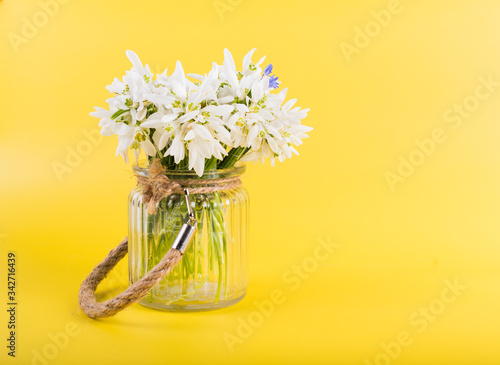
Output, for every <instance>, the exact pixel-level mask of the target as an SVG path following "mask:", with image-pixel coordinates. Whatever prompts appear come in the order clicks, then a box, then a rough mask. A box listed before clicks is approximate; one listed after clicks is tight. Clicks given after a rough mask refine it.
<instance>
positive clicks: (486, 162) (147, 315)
mask: <svg viewBox="0 0 500 365" xmlns="http://www.w3.org/2000/svg"><path fill="white" fill-rule="evenodd" d="M42 1H47V0H42ZM62 2H63V1H61V3H62ZM40 11H42V8H41V6H40V4H39V3H38V2H37V1H35V0H29V1H28V0H25V1H18V0H3V1H1V2H0V34H1V38H0V39H1V40H0V65H1V67H0V80H1V81H0V82H1V86H2V87H1V89H0V100H1V113H0V115H1V116H0V119H1V124H0V176H1V179H0V189H1V190H0V191H1V199H0V202H1V208H0V234H1V236H0V239H1V243H0V245H1V249H0V277H1V278H2V284H1V285H0V287H1V290H0V298H1V302H2V303H6V302H7V298H6V287H7V283H6V280H7V279H6V277H7V266H6V263H7V252H8V251H15V252H16V255H17V278H18V282H17V284H18V287H17V289H18V298H17V300H18V303H19V305H18V312H17V321H18V323H17V324H18V328H17V352H16V358H15V359H13V358H9V357H8V356H7V349H6V345H7V341H6V339H7V338H8V336H9V335H8V330H7V322H8V317H7V312H6V304H2V306H1V308H5V309H2V310H1V311H0V312H1V313H2V314H1V315H0V339H1V340H0V341H1V342H0V344H1V346H0V348H1V349H2V350H1V351H0V362H1V363H2V364H4V363H5V364H38V365H40V364H115V363H121V364H169V363H171V364H174V363H175V364H194V363H201V364H215V363H219V364H235V363H242V364H254V363H269V364H299V363H300V364H304V363H305V364H308V363H318V364H320V363H324V364H365V365H366V364H379V365H380V364H499V363H500V349H499V347H498V342H499V328H500V311H499V308H500V285H499V279H500V277H499V274H500V272H499V264H498V261H499V255H500V229H499V224H498V221H499V219H500V188H499V187H500V149H499V147H498V146H499V143H498V141H499V140H500V123H499V115H500V84H499V83H500V69H499V65H500V22H499V21H498V19H499V17H500V2H498V1H495V0H489V1H487V0H482V1H480V0H469V1H457V0H449V1H444V0H434V1H423V0H422V1H410V0H401V1H397V0H396V1H392V2H391V1H385V0H384V1H379V0H373V1H314V0H313V1H296V0H289V1H264V0H220V1H212V0H206V1H149V0H144V1H139V2H138V1H129V0H121V1H116V0H113V1H98V0H87V1H80V0H69V1H68V0H65V1H64V4H61V5H60V6H59V8H58V9H55V8H52V10H51V16H44V15H40ZM372 11H375V12H376V13H372ZM381 11H382V13H380V12H381ZM389 11H390V12H391V13H390V14H391V15H390V19H389V17H388V16H387V15H388V14H389V13H388V12H389ZM377 14H379V15H377ZM33 17H35V18H36V20H35V21H36V22H37V24H39V25H40V26H37V27H36V29H34V30H33V29H29V27H28V26H25V29H23V26H24V24H25V23H24V20H23V19H28V20H29V21H33ZM374 19H378V21H379V23H378V24H380V23H383V25H384V26H381V25H378V26H377V23H374V21H376V20H374ZM44 23H46V24H44ZM29 31H31V33H30V32H29ZM366 31H368V33H369V34H370V36H368V37H367V36H366V35H364V36H363V35H362V34H360V32H363V33H365V32H366ZM12 34H14V35H12ZM16 36H17V37H16ZM22 39H24V41H23V40H22ZM225 47H227V48H229V49H230V50H231V51H232V53H233V56H234V57H235V60H236V62H237V64H241V60H242V58H243V55H244V54H245V53H246V52H248V51H249V50H250V49H251V48H253V47H256V48H257V49H258V50H257V57H258V56H261V55H267V57H268V58H267V61H269V62H272V63H273V65H274V71H275V73H276V75H278V76H279V77H280V80H281V81H282V82H283V85H284V86H287V87H289V97H296V98H298V105H300V106H302V107H310V108H311V112H310V113H309V116H308V118H307V119H306V120H305V121H304V122H305V124H307V125H311V126H313V127H314V128H315V129H314V131H312V132H311V133H310V136H311V138H310V139H308V140H305V144H304V145H303V146H301V147H300V149H299V152H300V153H301V156H300V157H294V158H293V159H292V160H288V161H286V162H285V163H283V164H279V165H278V167H275V168H271V167H270V166H268V165H265V166H261V165H256V166H255V165H253V164H252V165H250V166H248V167H249V169H248V172H247V173H246V179H245V185H246V187H247V188H248V190H249V192H250V195H251V209H252V210H251V229H250V239H251V251H250V264H251V266H250V279H251V280H250V286H249V291H248V295H247V297H246V298H245V299H244V301H242V302H240V303H239V304H237V305H235V306H233V307H231V308H228V309H224V310H219V311H214V312H206V313H192V314H173V313H164V312H158V311H154V310H150V309H146V308H143V307H141V306H139V305H134V306H133V307H131V308H130V309H128V310H126V311H125V312H122V313H120V314H119V315H117V316H116V317H114V318H111V319H107V320H100V321H93V320H89V319H88V318H87V317H85V316H84V315H83V313H82V312H81V311H80V310H79V309H78V303H77V292H78V288H79V284H80V282H81V281H82V280H83V279H84V278H85V276H86V275H87V274H88V273H89V271H90V270H91V268H92V267H93V266H94V265H95V264H96V263H97V262H99V261H100V260H101V259H102V258H103V257H104V256H105V255H106V254H107V252H108V251H109V250H110V249H111V248H112V247H114V246H115V245H116V244H117V243H118V242H119V240H120V239H121V238H122V237H123V236H124V235H125V234H126V231H127V222H126V197H127V194H128V191H129V190H130V189H131V187H132V186H133V185H134V179H133V178H132V175H131V167H130V166H127V165H126V164H125V163H124V162H123V161H122V160H121V159H120V158H119V157H114V151H115V148H116V140H115V138H114V137H113V138H107V139H103V140H99V139H98V140H96V141H95V142H96V143H95V144H89V143H86V142H83V141H85V140H86V139H87V137H86V136H85V135H84V133H83V131H88V132H93V131H96V130H97V122H98V121H97V120H96V119H94V118H91V117H90V116H88V113H89V112H90V111H92V108H93V106H94V105H98V106H105V102H104V100H105V98H107V97H108V93H107V91H106V90H105V89H104V86H105V85H107V84H108V83H109V82H110V81H111V80H112V78H113V77H115V76H121V75H122V74H123V73H124V71H125V70H126V69H128V68H129V67H130V65H129V63H128V60H127V59H126V57H125V50H126V49H133V50H134V51H135V52H137V53H138V54H139V55H140V57H141V59H142V60H143V61H144V62H147V63H149V64H150V65H151V67H152V69H153V70H154V71H156V72H159V71H161V70H162V68H163V67H168V68H169V70H170V71H169V72H171V71H172V70H173V68H174V65H175V61H176V60H177V59H179V60H181V61H182V64H183V66H184V69H185V70H186V71H188V72H206V71H208V70H209V68H210V65H211V62H212V61H217V62H218V63H221V62H222V59H223V49H224V48H225ZM16 51H17V52H16ZM257 57H256V58H257ZM488 79H490V81H488ZM491 80H492V81H491ZM484 85H486V86H484ZM464 103H465V104H466V108H468V109H469V112H467V109H464V111H460V108H463V107H462V105H463V104H464ZM459 113H461V114H459ZM429 139H432V141H430V140H429ZM415 140H418V141H417V142H415ZM418 145H420V146H421V147H418ZM89 146H90V147H89ZM85 147H87V149H88V150H85ZM68 148H69V149H73V150H74V149H76V148H80V149H83V151H84V154H85V155H84V156H80V157H81V159H78V158H75V157H73V160H70V163H71V166H70V168H69V169H70V170H71V171H68V172H66V173H64V174H63V175H62V176H61V179H58V176H57V175H56V173H55V171H54V162H58V163H61V164H67V162H66V159H67V158H68V153H69V152H68ZM424 150H425V151H426V153H427V154H426V155H425V154H424V152H421V151H424ZM403 160H406V161H408V160H411V161H412V162H411V163H412V165H408V164H409V163H410V162H402V161H403ZM398 169H399V170H400V171H398ZM320 242H323V243H325V242H326V243H327V244H328V242H330V248H329V251H327V250H326V249H324V248H321V247H322V246H318V245H320ZM126 275H127V268H126V265H125V264H124V265H121V266H120V268H119V270H117V271H116V273H115V274H113V275H112V276H111V278H110V279H109V280H108V281H107V282H106V283H104V284H103V286H102V287H101V288H100V290H99V292H100V295H101V297H107V296H109V295H111V294H112V293H116V290H120V289H123V287H124V286H125V285H126ZM450 288H451V289H450ZM270 301H272V302H270ZM270 303H272V304H270ZM259 308H260V309H259ZM262 308H264V309H262ZM249 326H250V327H249ZM58 346H59V347H58ZM42 357H43V358H42Z"/></svg>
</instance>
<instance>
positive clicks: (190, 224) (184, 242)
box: [172, 189, 198, 254]
mask: <svg viewBox="0 0 500 365" xmlns="http://www.w3.org/2000/svg"><path fill="white" fill-rule="evenodd" d="M184 197H185V198H186V204H187V210H188V216H189V218H188V221H187V222H186V223H184V224H183V225H182V227H181V229H180V230H179V234H178V235H177V237H175V240H174V243H173V244H172V248H175V249H176V250H179V251H181V252H182V253H183V254H184V253H185V252H186V250H187V249H188V248H189V245H190V244H191V241H192V240H193V237H194V233H195V232H196V225H197V224H198V221H197V220H196V218H195V215H194V212H193V209H192V208H191V204H190V201H189V191H188V190H187V189H184Z"/></svg>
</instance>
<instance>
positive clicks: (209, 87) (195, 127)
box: [90, 49, 312, 176]
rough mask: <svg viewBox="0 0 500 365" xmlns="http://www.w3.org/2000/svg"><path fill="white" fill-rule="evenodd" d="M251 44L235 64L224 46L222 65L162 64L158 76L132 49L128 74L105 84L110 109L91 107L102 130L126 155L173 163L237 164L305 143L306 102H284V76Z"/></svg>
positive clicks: (199, 169) (282, 154) (171, 166)
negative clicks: (189, 69) (191, 69)
mask: <svg viewBox="0 0 500 365" xmlns="http://www.w3.org/2000/svg"><path fill="white" fill-rule="evenodd" d="M254 52H255V49H253V50H251V51H250V52H249V53H248V54H247V55H246V56H245V58H244V59H243V69H242V70H241V71H237V70H236V66H235V64H234V60H233V57H232V55H231V53H230V52H229V51H228V50H227V49H225V50H224V56H225V57H224V63H223V65H222V66H221V65H217V64H216V63H214V64H213V66H212V70H210V72H209V73H208V74H205V75H204V76H203V75H197V74H189V75H188V76H189V77H191V78H193V79H194V80H197V81H194V82H193V81H190V80H189V79H188V78H186V76H185V75H184V70H183V68H182V65H181V63H180V62H179V61H177V65H176V68H175V71H174V72H173V73H172V75H170V76H168V75H167V70H165V71H164V72H163V73H162V74H161V75H156V78H155V77H154V75H153V74H152V73H151V70H150V68H149V66H148V65H146V66H143V65H142V63H141V61H140V60H139V57H138V56H137V55H136V54H135V53H134V52H132V51H127V56H128V58H129V60H130V61H131V62H132V65H133V67H132V69H131V70H130V71H127V72H126V75H125V76H124V77H123V81H120V80H119V79H118V78H115V80H114V81H113V83H112V84H111V85H109V86H107V87H106V88H107V89H108V90H109V91H110V92H111V93H113V94H114V96H113V97H112V98H110V99H108V100H107V102H108V104H109V110H106V109H103V108H98V107H96V111H95V112H92V113H90V115H92V116H94V117H97V118H101V120H100V122H99V126H100V127H102V129H101V133H102V134H103V135H105V136H109V135H113V134H117V135H118V149H117V151H116V153H117V155H118V154H120V155H122V156H123V157H124V158H125V160H126V161H127V160H128V150H129V149H132V151H133V152H134V155H135V156H136V159H137V158H138V156H139V154H140V153H141V151H144V152H145V153H146V155H148V156H149V157H150V160H151V159H152V158H159V159H160V161H161V163H162V164H163V165H164V166H165V167H166V168H167V169H168V170H178V169H189V170H192V169H194V170H195V171H196V173H197V174H198V175H199V176H201V175H203V172H204V171H205V170H212V169H221V168H228V167H232V166H233V165H234V164H235V163H236V162H237V161H238V160H241V161H252V160H259V161H262V162H264V161H265V159H266V158H269V159H270V160H271V163H272V164H274V161H275V159H276V158H277V159H278V160H279V161H283V160H285V159H286V158H290V157H291V156H292V153H295V154H298V152H297V150H296V149H295V148H294V145H295V146H297V145H300V144H302V139H303V138H307V135H306V134H305V133H306V132H308V131H310V130H311V129H312V128H310V127H307V126H304V125H302V124H301V119H303V118H305V117H306V116H307V112H308V111H309V109H300V108H299V107H295V108H293V105H294V104H295V102H296V99H292V100H289V101H288V102H286V103H285V104H283V102H284V100H285V97H286V93H287V89H283V90H282V91H280V92H279V93H277V94H273V93H271V91H273V90H274V89H276V88H278V87H279V85H280V81H278V78H277V77H276V76H274V75H271V72H272V69H273V67H272V65H268V66H267V67H266V68H265V69H264V70H262V69H261V67H260V65H261V64H262V62H263V61H264V58H265V57H263V58H261V59H260V60H259V61H258V62H257V63H255V64H254V63H253V62H252V55H253V53H254Z"/></svg>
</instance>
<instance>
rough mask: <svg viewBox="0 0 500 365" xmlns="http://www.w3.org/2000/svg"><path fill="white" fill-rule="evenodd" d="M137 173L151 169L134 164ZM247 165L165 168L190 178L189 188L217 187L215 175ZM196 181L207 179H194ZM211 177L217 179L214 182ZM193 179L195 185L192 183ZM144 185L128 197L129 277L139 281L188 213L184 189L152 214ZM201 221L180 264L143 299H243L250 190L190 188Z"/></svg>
mask: <svg viewBox="0 0 500 365" xmlns="http://www.w3.org/2000/svg"><path fill="white" fill-rule="evenodd" d="M134 172H135V173H136V174H137V175H140V176H144V177H147V176H148V174H149V173H148V169H147V168H143V167H138V166H134ZM244 172H245V166H239V167H233V168H230V169H224V170H214V171H206V172H205V174H204V175H203V176H201V177H199V176H197V175H196V173H195V172H194V171H178V170H167V171H166V172H165V175H167V177H168V178H169V179H171V180H188V179H189V180H190V184H189V187H188V189H190V188H195V187H208V186H215V185H217V184H216V181H215V180H216V179H224V178H230V177H240V176H241V175H242V174H243V173H244ZM196 180H205V181H203V182H202V184H196ZM211 181H213V182H214V184H211ZM191 184H195V185H191ZM143 200H144V199H143V195H142V190H141V188H140V187H135V188H134V189H133V190H132V191H131V192H130V195H129V199H128V227H129V235H128V237H129V249H128V250H129V252H128V255H129V281H130V284H133V283H135V282H136V281H138V280H139V279H141V278H142V277H143V276H145V275H146V274H147V272H148V271H149V270H151V269H152V268H153V267H154V266H155V265H157V264H158V263H159V262H160V261H161V259H162V258H163V256H164V255H165V254H166V253H167V251H168V250H169V249H170V247H171V246H172V243H173V242H174V240H175V237H176V236H177V234H178V233H179V230H180V228H181V226H182V224H183V223H184V222H186V220H187V217H188V210H187V206H186V200H185V198H184V195H183V194H171V195H169V196H166V197H164V198H163V199H162V200H161V201H160V202H159V203H158V204H157V206H156V212H155V214H148V212H147V202H144V201H143ZM190 202H191V207H192V209H193V211H194V213H195V216H196V220H197V221H198V225H197V230H196V233H195V236H194V238H193V240H192V242H191V245H190V246H189V248H188V249H187V251H186V252H185V254H184V257H183V258H182V260H181V261H180V263H179V264H178V265H177V266H175V267H174V268H173V269H172V271H171V272H170V273H169V274H168V275H167V276H166V277H165V278H164V279H162V281H160V283H159V284H157V285H156V286H155V287H154V288H153V289H151V291H150V292H149V293H148V294H147V295H146V296H145V297H144V298H142V299H141V300H140V301H139V303H140V304H142V305H145V306H147V307H152V308H156V309H163V310H170V311H202V310H211V309H219V308H224V307H227V306H230V305H232V304H235V303H237V302H239V301H240V300H241V299H243V297H244V296H245V294H246V288H247V285H248V267H247V225H248V206H249V203H248V193H247V191H246V190H245V188H243V187H242V186H239V187H237V188H234V189H230V190H219V191H215V192H210V193H191V191H190Z"/></svg>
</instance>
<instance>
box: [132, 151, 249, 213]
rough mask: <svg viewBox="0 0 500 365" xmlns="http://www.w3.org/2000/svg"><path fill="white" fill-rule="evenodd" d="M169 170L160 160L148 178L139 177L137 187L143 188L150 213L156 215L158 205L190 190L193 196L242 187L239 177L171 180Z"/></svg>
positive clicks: (152, 166)
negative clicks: (185, 189)
mask: <svg viewBox="0 0 500 365" xmlns="http://www.w3.org/2000/svg"><path fill="white" fill-rule="evenodd" d="M166 171H167V170H166V169H165V167H164V166H163V165H162V164H161V162H160V160H159V159H154V160H153V162H152V163H151V166H150V167H149V174H148V175H147V176H141V175H137V185H139V186H140V187H141V188H142V195H143V197H144V201H145V202H147V204H148V209H147V210H148V213H149V214H155V212H156V204H157V203H159V202H160V201H161V200H162V199H163V198H164V197H165V196H168V195H170V194H175V193H177V194H182V192H183V189H184V188H189V191H190V193H191V194H197V193H198V194H200V193H212V192H214V191H220V190H229V189H235V188H237V187H239V186H241V180H240V178H239V177H238V176H231V177H227V178H220V179H182V180H180V179H175V180H174V179H169V178H168V176H167V175H165V172H166Z"/></svg>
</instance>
